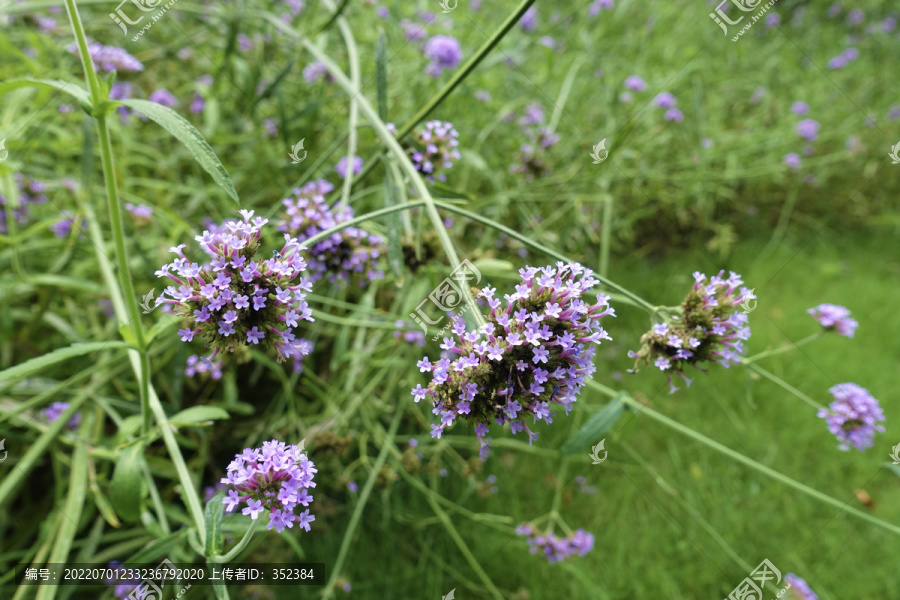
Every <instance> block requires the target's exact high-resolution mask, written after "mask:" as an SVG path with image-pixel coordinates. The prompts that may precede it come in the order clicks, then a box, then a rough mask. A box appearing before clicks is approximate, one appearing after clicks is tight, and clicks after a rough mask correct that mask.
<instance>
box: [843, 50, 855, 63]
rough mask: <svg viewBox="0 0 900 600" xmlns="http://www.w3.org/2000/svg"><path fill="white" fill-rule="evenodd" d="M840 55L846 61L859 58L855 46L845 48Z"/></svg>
mask: <svg viewBox="0 0 900 600" xmlns="http://www.w3.org/2000/svg"><path fill="white" fill-rule="evenodd" d="M841 56H843V57H844V58H845V59H846V60H847V62H850V61H853V60H856V59H857V58H859V50H857V49H856V48H847V49H846V50H844V52H843V53H842V54H841Z"/></svg>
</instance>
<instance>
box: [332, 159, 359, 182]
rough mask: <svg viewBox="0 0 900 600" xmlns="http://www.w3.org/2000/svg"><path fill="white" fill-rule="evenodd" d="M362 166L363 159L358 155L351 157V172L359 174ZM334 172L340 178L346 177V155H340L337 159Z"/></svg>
mask: <svg viewBox="0 0 900 600" xmlns="http://www.w3.org/2000/svg"><path fill="white" fill-rule="evenodd" d="M362 168H363V159H362V158H360V157H359V156H354V157H353V174H354V175H359V174H360V173H361V172H362ZM334 170H335V172H337V174H338V175H339V176H340V178H341V179H346V178H347V157H346V156H342V157H341V159H340V160H339V161H338V163H337V165H336V166H335V167H334Z"/></svg>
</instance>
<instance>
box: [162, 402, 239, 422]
mask: <svg viewBox="0 0 900 600" xmlns="http://www.w3.org/2000/svg"><path fill="white" fill-rule="evenodd" d="M229 418H231V415H229V414H228V412H227V411H225V410H223V409H221V408H218V407H215V406H192V407H190V408H186V409H184V410H182V411H180V412H177V413H175V414H174V415H172V416H171V417H169V421H170V422H171V423H172V424H174V425H182V424H190V423H203V422H205V421H216V420H219V419H229Z"/></svg>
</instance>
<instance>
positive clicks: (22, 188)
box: [0, 173, 72, 237]
mask: <svg viewBox="0 0 900 600" xmlns="http://www.w3.org/2000/svg"><path fill="white" fill-rule="evenodd" d="M13 179H14V180H15V182H16V188H17V189H18V191H19V207H18V208H16V209H15V210H13V211H11V212H12V215H13V218H15V222H16V223H19V224H20V225H24V224H26V223H28V222H29V220H30V218H31V214H30V211H29V209H30V207H31V206H33V205H35V204H43V203H45V202H46V201H47V196H46V194H44V184H43V182H41V181H38V180H37V179H31V178H27V181H26V177H25V176H23V175H22V174H21V173H15V174H14V175H13ZM6 203H7V200H6V197H5V196H4V195H3V194H0V233H9V223H8V222H7V220H6V214H7V211H6V209H4V208H3V207H4V206H6ZM63 214H64V215H68V216H71V215H70V213H69V212H68V211H63ZM64 220H65V219H64ZM71 225H72V223H71V220H69V223H68V224H67V225H66V229H65V232H64V233H63V234H62V235H60V236H58V237H65V236H66V235H68V232H69V228H70V227H71ZM52 229H53V227H51V230H52Z"/></svg>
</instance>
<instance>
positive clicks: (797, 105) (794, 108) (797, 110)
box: [791, 100, 809, 115]
mask: <svg viewBox="0 0 900 600" xmlns="http://www.w3.org/2000/svg"><path fill="white" fill-rule="evenodd" d="M791 112H792V113H794V114H795V115H805V114H806V113H808V112H809V104H807V103H806V102H802V101H800V100H798V101H797V102H794V103H793V104H791Z"/></svg>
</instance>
